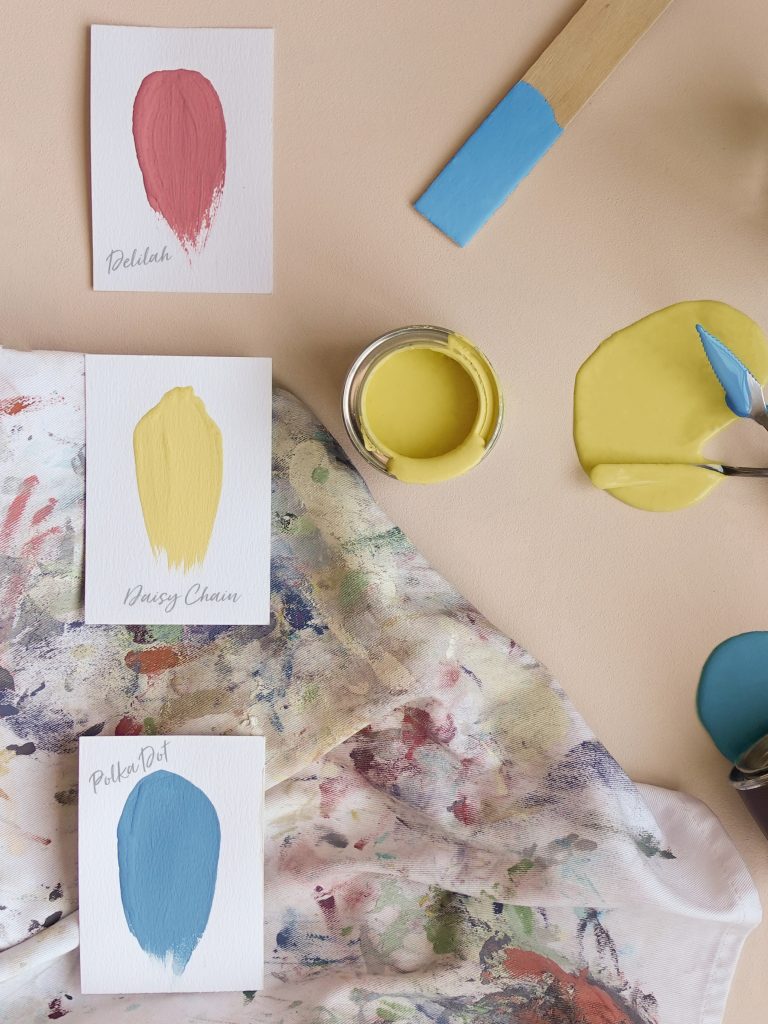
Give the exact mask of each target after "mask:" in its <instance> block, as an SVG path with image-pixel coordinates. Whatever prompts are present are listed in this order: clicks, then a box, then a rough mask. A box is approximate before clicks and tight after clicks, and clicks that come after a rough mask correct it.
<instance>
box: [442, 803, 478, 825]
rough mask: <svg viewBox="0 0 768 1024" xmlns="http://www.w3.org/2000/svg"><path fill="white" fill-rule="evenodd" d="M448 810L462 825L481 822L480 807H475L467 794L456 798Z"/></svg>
mask: <svg viewBox="0 0 768 1024" xmlns="http://www.w3.org/2000/svg"><path fill="white" fill-rule="evenodd" d="M448 810H449V811H450V812H451V814H452V815H453V816H454V818H455V819H456V821H458V822H461V824H462V825H478V824H479V823H480V814H479V811H478V809H477V808H476V807H473V805H472V804H471V803H470V802H469V800H468V799H467V798H466V796H460V797H458V798H457V799H456V800H454V801H453V803H452V804H451V805H450V807H449V808H448Z"/></svg>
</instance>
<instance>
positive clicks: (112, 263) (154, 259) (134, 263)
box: [107, 245, 172, 274]
mask: <svg viewBox="0 0 768 1024" xmlns="http://www.w3.org/2000/svg"><path fill="white" fill-rule="evenodd" d="M167 250H168V247H167V246H165V245H164V246H163V248H162V249H161V250H160V252H150V251H149V246H146V247H145V249H144V252H143V253H141V255H139V251H138V249H134V250H133V252H132V253H131V255H130V256H126V255H125V253H124V252H123V250H122V249H113V250H112V252H111V253H110V254H109V256H107V273H108V274H114V273H115V271H116V270H130V269H131V267H146V266H148V265H149V264H150V263H165V262H166V261H167V260H170V259H171V258H172V257H171V254H170V253H169V252H168V251H167Z"/></svg>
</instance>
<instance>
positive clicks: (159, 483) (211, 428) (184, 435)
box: [133, 387, 224, 572]
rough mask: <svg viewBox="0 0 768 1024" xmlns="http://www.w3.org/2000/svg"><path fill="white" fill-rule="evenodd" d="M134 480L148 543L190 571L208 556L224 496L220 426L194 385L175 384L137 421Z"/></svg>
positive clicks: (173, 564)
mask: <svg viewBox="0 0 768 1024" xmlns="http://www.w3.org/2000/svg"><path fill="white" fill-rule="evenodd" d="M133 455H134V460H135V464H136V483H137V485H138V489H139V499H140V501H141V510H142V513H143V515H144V525H145V527H146V530H147V536H148V538H149V543H150V544H151V546H152V551H153V553H154V554H155V556H156V557H157V556H158V555H159V554H160V552H165V555H166V557H167V559H168V566H169V567H170V568H171V569H174V568H180V569H183V570H184V572H187V571H188V570H189V569H191V568H192V567H193V566H195V565H199V564H200V563H201V562H202V561H203V559H204V558H205V554H206V551H207V550H208V544H209V543H210V540H211V533H212V532H213V525H214V523H215V521H216V513H217V511H218V507H219V498H220V497H221V481H222V476H223V465H224V455H223V447H222V441H221V431H220V430H219V428H218V426H217V425H216V423H215V422H214V421H213V420H212V419H211V417H210V416H209V415H208V412H207V410H206V408H205V403H204V402H203V400H202V399H201V398H198V396H197V395H196V394H195V392H194V391H193V390H192V388H191V387H183V388H172V389H171V390H170V391H167V392H166V393H165V394H164V395H163V397H162V398H161V399H160V401H159V402H158V403H157V405H155V406H154V407H153V408H152V409H150V410H149V412H147V413H145V415H144V416H142V418H141V419H140V420H139V422H138V423H137V424H136V429H135V430H134V432H133Z"/></svg>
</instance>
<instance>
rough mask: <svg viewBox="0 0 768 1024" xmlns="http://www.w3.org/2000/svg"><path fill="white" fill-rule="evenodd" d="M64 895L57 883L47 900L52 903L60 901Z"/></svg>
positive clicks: (59, 884)
mask: <svg viewBox="0 0 768 1024" xmlns="http://www.w3.org/2000/svg"><path fill="white" fill-rule="evenodd" d="M63 895H64V893H63V892H62V888H61V882H57V883H56V885H54V887H53V888H52V889H51V891H50V892H49V893H48V899H49V900H50V901H51V902H53V901H54V900H60V899H61V897H62V896H63Z"/></svg>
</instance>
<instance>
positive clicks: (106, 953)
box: [79, 736, 264, 993]
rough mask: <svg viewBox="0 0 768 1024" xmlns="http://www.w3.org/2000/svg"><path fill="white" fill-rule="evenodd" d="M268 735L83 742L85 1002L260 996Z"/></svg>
mask: <svg viewBox="0 0 768 1024" xmlns="http://www.w3.org/2000/svg"><path fill="white" fill-rule="evenodd" d="M263 820H264V739H263V737H261V736H91V737H83V738H81V740H80V786H79V878H80V883H79V884H80V979H81V987H82V991H83V992H84V993H129V992H236V991H243V990H246V991H248V990H256V989H259V988H261V986H262V982H263V970H264V951H263V918H264V894H263V865H264V835H263Z"/></svg>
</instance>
